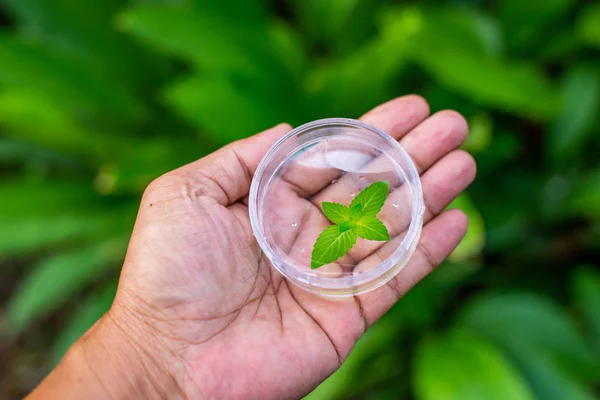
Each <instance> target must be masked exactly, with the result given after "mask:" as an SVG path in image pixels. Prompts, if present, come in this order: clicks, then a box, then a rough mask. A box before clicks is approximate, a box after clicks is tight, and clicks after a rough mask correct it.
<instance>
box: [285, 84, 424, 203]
mask: <svg viewBox="0 0 600 400" xmlns="http://www.w3.org/2000/svg"><path fill="white" fill-rule="evenodd" d="M428 115H429V105H428V104H427V102H426V101H425V100H424V99H423V98H422V97H420V96H417V95H407V96H402V97H398V98H396V99H394V100H390V101H388V102H387V103H384V104H382V105H380V106H378V107H376V108H374V109H373V110H371V111H369V112H368V113H366V114H365V115H364V116H362V117H361V118H360V120H361V121H363V122H366V123H368V124H370V125H373V126H375V127H377V128H379V129H381V130H383V131H384V132H386V133H388V134H389V135H390V136H392V137H393V138H395V139H396V140H398V139H400V138H402V137H403V136H404V135H405V134H406V133H408V132H409V131H410V130H411V129H413V128H414V127H416V126H417V125H418V124H419V123H421V122H422V121H423V120H424V119H425V118H427V116H428ZM371 160H372V157H369V156H368V155H367V154H366V153H365V160H363V163H369V162H370V161H371ZM296 164H297V167H295V168H292V169H289V170H288V171H286V172H285V173H284V174H283V175H282V179H284V180H285V181H287V182H288V183H289V184H290V186H291V187H292V188H293V189H294V190H295V191H296V192H298V193H299V194H300V195H301V196H303V197H310V196H312V195H314V194H315V193H317V192H319V191H321V190H323V188H325V187H327V186H328V185H329V184H330V183H331V181H332V180H334V179H336V178H337V177H339V176H340V175H341V172H342V171H341V170H339V169H338V168H335V167H332V166H331V165H330V164H329V163H327V160H325V156H324V154H323V148H322V145H316V146H314V147H313V148H310V149H307V150H306V151H305V152H304V153H303V154H302V155H301V156H300V158H299V159H298V160H297V163H296ZM358 167H360V165H359V166H358Z"/></svg>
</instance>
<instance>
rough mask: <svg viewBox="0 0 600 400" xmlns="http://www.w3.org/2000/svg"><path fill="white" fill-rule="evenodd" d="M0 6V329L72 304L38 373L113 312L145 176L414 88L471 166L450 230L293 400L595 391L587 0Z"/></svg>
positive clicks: (598, 355) (591, 51) (597, 144)
mask: <svg viewBox="0 0 600 400" xmlns="http://www.w3.org/2000/svg"><path fill="white" fill-rule="evenodd" d="M0 7H1V8H0V16H1V15H5V21H4V23H3V25H1V26H0V171H1V174H0V199H1V203H0V227H1V229H0V260H3V263H2V264H1V265H4V267H2V268H3V270H0V277H3V276H9V275H10V276H14V275H15V272H14V271H12V270H11V269H12V268H13V267H11V265H12V264H13V263H14V262H15V261H18V262H17V264H19V265H20V263H21V261H23V260H27V262H26V263H25V264H26V265H27V267H26V268H25V270H23V271H18V273H17V276H18V277H20V278H19V279H20V282H19V283H18V285H17V287H16V288H15V290H14V292H13V293H12V294H11V296H10V300H9V301H8V303H7V304H6V307H5V311H4V316H5V319H6V321H7V327H8V329H9V330H10V332H11V333H12V334H13V335H15V336H17V335H24V334H27V330H28V329H29V328H31V327H36V329H42V330H43V329H44V326H45V325H46V324H47V323H48V322H47V321H48V320H49V319H50V318H51V317H52V316H53V315H60V314H61V313H62V314H64V313H65V312H67V311H65V310H71V311H72V312H67V314H68V315H67V317H65V318H63V320H64V321H65V322H64V325H62V326H61V329H60V331H59V333H58V334H56V335H55V336H53V337H52V338H51V339H52V341H53V343H54V346H53V349H52V350H51V351H50V354H49V355H48V359H47V361H48V367H50V366H51V365H53V364H54V363H56V362H57V361H58V360H59V359H60V357H61V356H62V354H64V352H65V351H66V349H67V348H68V347H69V345H70V344H71V343H72V342H73V341H74V340H76V338H77V337H78V336H79V335H80V334H82V333H83V332H84V331H85V330H86V329H87V328H88V327H89V326H90V325H91V324H92V323H93V322H94V321H95V320H96V319H97V318H98V317H100V316H101V315H102V313H103V312H104V311H105V310H107V309H108V307H109V306H110V303H111V301H112V298H113V296H114V292H115V279H116V277H117V276H118V270H119V266H120V263H121V262H122V259H123V256H124V252H125V246H126V244H127V238H128V235H129V234H130V231H131V227H132V223H133V219H134V217H135V212H136V208H137V204H138V202H139V198H140V194H141V192H142V190H143V189H144V187H145V185H146V184H147V183H148V182H149V181H150V180H151V179H153V178H154V177H156V176H158V175H160V174H161V173H164V172H166V171H169V170H170V169H173V168H175V167H177V166H179V165H182V164H184V163H186V162H189V161H191V160H193V159H197V158H200V157H202V156H203V155H205V154H207V153H209V152H211V151H213V150H215V149H216V148H218V147H219V146H221V145H223V144H225V143H228V142H230V141H232V140H235V139H239V138H242V137H245V136H248V135H251V134H253V133H255V132H257V131H259V130H262V129H265V128H268V127H270V126H272V125H274V124H276V123H279V122H281V121H286V122H289V123H292V124H294V125H298V124H301V123H304V122H308V121H310V120H314V119H317V118H322V117H333V116H345V117H358V116H359V115H360V114H361V113H362V112H364V111H366V110H368V109H369V108H371V107H373V106H375V105H377V104H378V103H380V102H382V101H385V100H387V99H390V98H392V97H394V96H398V95H402V94H406V93H413V92H415V93H419V94H422V95H423V96H425V97H426V98H427V99H428V100H429V102H430V104H431V107H432V110H433V111H436V110H440V109H443V108H453V109H457V110H458V111H460V112H462V113H463V114H464V115H465V116H466V118H467V119H468V120H469V122H470V127H471V136H470V138H469V139H468V141H467V142H466V143H465V145H464V147H465V148H466V149H467V150H469V151H470V152H472V153H473V154H474V155H475V157H476V159H477V162H478V166H479V174H478V178H477V180H476V182H475V183H474V185H473V186H472V188H470V189H469V191H468V194H465V195H463V196H461V197H460V198H459V199H457V200H456V201H455V203H453V206H455V207H459V208H461V209H463V210H465V212H467V214H468V215H469V217H470V220H471V226H470V229H469V232H468V234H467V238H466V240H465V241H464V242H463V243H462V244H461V245H460V247H459V248H458V249H457V250H456V251H455V253H454V254H453V255H452V256H451V257H450V259H449V261H448V262H446V263H445V264H444V265H443V266H442V267H440V268H439V269H438V270H437V271H436V272H434V273H433V274H432V275H431V276H430V277H428V278H427V279H426V280H425V281H424V282H422V283H421V284H419V285H418V286H417V288H415V289H414V290H413V291H412V292H411V293H409V294H408V295H407V296H406V297H405V298H404V299H403V300H402V301H400V302H399V303H398V304H397V305H396V306H395V307H394V308H393V309H392V310H391V311H390V312H389V313H388V314H387V315H386V316H385V317H384V318H383V319H382V320H381V321H380V322H378V323H377V324H376V325H375V326H374V327H373V328H372V329H371V330H370V331H369V332H367V334H366V335H365V337H364V338H363V339H361V341H360V342H359V343H358V345H357V347H356V349H355V350H354V351H353V352H352V354H351V355H350V357H349V359H348V360H347V362H346V363H345V364H344V365H343V366H342V368H341V369H340V370H339V371H338V372H337V373H335V374H334V375H333V376H332V377H331V378H329V379H328V380H327V381H326V382H325V383H323V384H322V385H321V386H320V387H319V388H318V389H317V390H315V391H314V392H313V393H312V394H311V395H310V396H309V398H310V399H312V400H315V399H338V398H368V399H387V398H416V399H421V400H438V399H481V398H486V399H496V398H497V399H543V400H553V399H557V400H559V399H560V400H564V399H574V400H576V399H593V398H595V397H596V395H598V393H599V387H600V365H599V364H600V362H599V360H600V311H599V310H600V270H599V268H598V265H597V264H596V265H594V263H599V262H600V261H599V260H600V161H599V159H598V152H599V150H600V135H599V133H600V132H599V131H600V129H599V127H600V117H599V115H600V113H599V111H600V4H598V3H597V2H592V1H581V2H576V1H575V0H544V1H542V0H531V1H521V0H504V1H485V0H452V1H450V0H448V1H433V0H430V1H392V0H330V1H323V0H277V1H275V0H273V1H270V2H266V1H260V0H229V1H220V0H137V1H126V0H102V1H80V0H0ZM17 264H15V265H17ZM3 279H4V278H3ZM74 303H76V305H75V306H74Z"/></svg>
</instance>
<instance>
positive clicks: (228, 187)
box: [161, 124, 292, 206]
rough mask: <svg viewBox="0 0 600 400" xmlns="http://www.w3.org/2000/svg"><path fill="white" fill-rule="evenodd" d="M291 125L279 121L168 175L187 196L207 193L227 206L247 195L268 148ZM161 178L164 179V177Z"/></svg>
mask: <svg viewBox="0 0 600 400" xmlns="http://www.w3.org/2000/svg"><path fill="white" fill-rule="evenodd" d="M291 129H292V127H291V126H290V125H288V124H279V125H277V126H275V127H273V128H271V129H268V130H266V131H264V132H261V133H259V134H257V135H254V136H251V137H249V138H246V139H242V140H239V141H236V142H233V143H231V144H229V145H227V146H225V147H223V148H222V149H220V150H218V151H216V152H214V153H212V154H209V155H208V156H206V157H204V158H201V159H200V160H197V161H194V162H192V163H190V164H187V165H184V166H183V167H181V168H178V169H176V170H174V171H171V172H169V173H168V174H166V176H165V177H169V178H170V179H175V180H177V181H179V185H180V186H182V190H184V191H187V192H190V193H186V195H189V194H193V195H194V196H208V197H211V198H213V199H215V200H216V201H217V202H218V203H219V204H221V205H223V206H226V205H229V204H232V203H234V202H236V201H237V200H239V199H240V198H242V197H244V196H246V195H247V194H248V192H249V190H250V183H251V181H252V176H253V174H254V171H256V168H257V167H258V164H259V162H260V160H261V159H262V157H263V156H264V154H265V153H266V152H267V150H268V149H269V148H270V147H271V146H272V145H273V144H274V143H275V142H276V141H277V140H278V139H280V138H281V137H282V136H283V135H284V134H286V133H287V132H289V131H290V130H291ZM161 179H162V178H161Z"/></svg>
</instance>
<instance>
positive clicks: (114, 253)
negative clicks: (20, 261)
mask: <svg viewBox="0 0 600 400" xmlns="http://www.w3.org/2000/svg"><path fill="white" fill-rule="evenodd" d="M123 244H124V243H123V241H122V240H120V238H119V239H112V240H108V241H105V242H103V243H100V244H94V245H91V246H89V247H86V248H82V249H80V250H76V251H72V252H70V253H69V252H67V253H63V254H60V255H57V256H55V257H51V258H49V259H47V260H44V261H42V262H41V263H40V264H39V265H37V266H35V267H34V269H33V271H32V273H31V274H30V275H29V276H28V277H27V278H26V279H25V280H24V281H23V283H22V284H21V285H20V287H19V288H18V289H17V293H16V295H15V296H14V297H13V298H12V300H11V303H10V304H9V305H8V320H9V323H10V325H11V327H12V330H13V332H17V333H18V332H20V331H21V330H22V329H23V328H24V327H25V326H26V325H27V324H29V323H30V322H31V321H32V320H33V319H34V318H37V317H39V316H41V315H43V314H44V313H46V312H47V311H48V310H51V309H52V308H53V307H56V306H57V305H59V304H60V303H61V302H64V301H65V300H66V299H67V298H68V297H69V296H71V295H73V294H75V293H76V292H77V290H78V289H79V288H81V287H82V286H83V285H85V284H88V283H90V282H91V281H93V280H94V279H96V278H98V277H100V276H101V274H102V273H103V272H105V271H106V268H107V267H110V266H111V264H113V265H114V264H115V263H117V262H119V261H120V259H122V258H123V255H124V250H125V249H124V247H123Z"/></svg>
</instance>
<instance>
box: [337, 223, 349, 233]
mask: <svg viewBox="0 0 600 400" xmlns="http://www.w3.org/2000/svg"><path fill="white" fill-rule="evenodd" d="M339 226H340V232H346V231H349V230H350V229H352V225H351V224H350V222H342V223H341V224H340V225H339Z"/></svg>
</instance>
